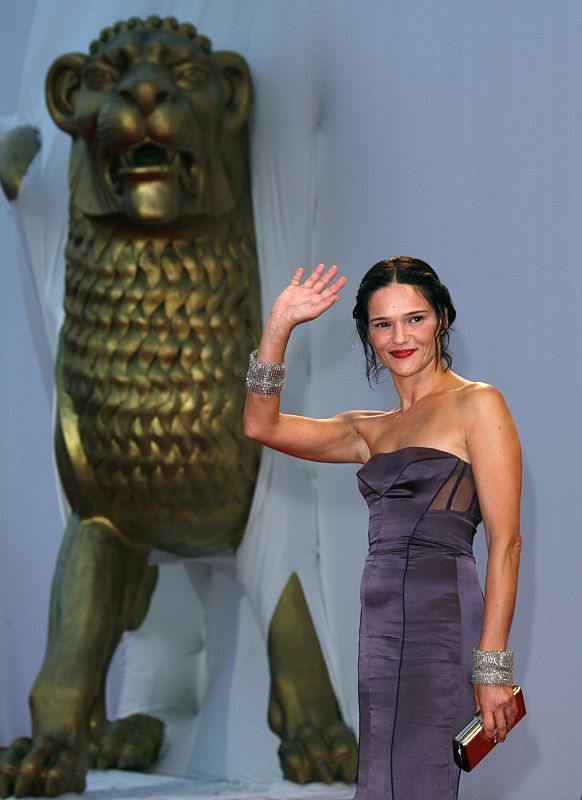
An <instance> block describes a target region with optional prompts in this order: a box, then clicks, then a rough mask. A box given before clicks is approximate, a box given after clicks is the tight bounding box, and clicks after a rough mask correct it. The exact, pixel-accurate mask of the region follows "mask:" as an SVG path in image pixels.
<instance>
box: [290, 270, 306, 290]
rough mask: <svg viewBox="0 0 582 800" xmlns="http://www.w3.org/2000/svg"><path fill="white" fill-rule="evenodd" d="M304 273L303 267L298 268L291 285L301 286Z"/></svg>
mask: <svg viewBox="0 0 582 800" xmlns="http://www.w3.org/2000/svg"><path fill="white" fill-rule="evenodd" d="M304 272H305V270H304V269H303V267H297V269H296V270H295V273H294V275H293V277H292V278H291V283H292V284H293V285H294V286H299V284H300V283H301V278H302V277H303V273H304Z"/></svg>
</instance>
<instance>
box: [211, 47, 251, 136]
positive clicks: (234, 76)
mask: <svg viewBox="0 0 582 800" xmlns="http://www.w3.org/2000/svg"><path fill="white" fill-rule="evenodd" d="M214 57H215V59H216V63H217V65H218V69H219V71H220V77H221V78H222V80H223V81H224V84H225V87H226V116H225V123H224V124H225V127H226V130H228V131H231V132H235V131H237V130H239V128H241V127H242V126H243V125H244V123H245V122H246V121H247V117H248V115H249V112H250V110H251V105H252V102H253V85H252V82H251V75H250V72H249V68H248V66H247V62H246V61H245V60H244V58H243V57H242V56H239V55H238V53H227V52H223V53H215V56H214Z"/></svg>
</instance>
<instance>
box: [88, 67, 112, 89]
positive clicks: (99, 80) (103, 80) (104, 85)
mask: <svg viewBox="0 0 582 800" xmlns="http://www.w3.org/2000/svg"><path fill="white" fill-rule="evenodd" d="M85 83H86V84H87V86H88V87H89V89H93V91H95V92H103V91H105V90H107V89H111V88H112V87H113V86H115V84H116V83H117V75H115V74H114V73H113V72H112V71H111V70H108V69H103V67H91V69H88V70H87V72H86V73H85Z"/></svg>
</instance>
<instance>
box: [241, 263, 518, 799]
mask: <svg viewBox="0 0 582 800" xmlns="http://www.w3.org/2000/svg"><path fill="white" fill-rule="evenodd" d="M302 277H303V271H302V270H301V269H298V270H297V271H296V273H295V275H294V276H293V279H292V281H291V284H290V285H289V286H288V287H287V288H286V289H285V290H284V291H283V293H282V294H281V295H280V296H279V298H278V299H277V300H276V302H275V304H274V305H273V308H272V310H271V313H270V315H269V318H268V320H267V323H266V325H265V329H264V333H263V337H262V339H261V343H260V347H259V349H258V351H257V352H256V353H255V354H252V355H251V360H250V366H249V373H248V375H247V386H248V388H249V393H248V397H247V405H246V409H245V432H246V434H247V435H248V436H250V437H251V438H253V439H256V440H258V441H260V442H262V443H263V444H265V445H267V446H269V447H272V448H274V449H276V450H281V451H283V452H285V453H289V454H290V455H294V456H298V457H299V458H305V459H310V460H313V461H330V462H355V463H361V464H363V465H364V466H363V467H362V468H361V469H360V470H359V472H358V479H359V484H360V490H361V492H362V494H363V495H364V498H365V499H366V501H367V503H368V505H369V510H370V528H369V540H370V551H369V555H368V557H367V559H366V565H365V568H364V574H363V578H362V589H361V601H362V615H361V625H360V653H359V700H360V756H359V770H358V788H357V793H356V798H357V800H364V798H367V800H376V798H377V799H378V800H380V798H382V800H415V799H416V798H418V800H421V799H422V800H444V799H445V798H447V799H449V798H450V799H453V798H456V797H457V792H458V782H459V770H458V769H457V767H456V766H455V764H454V761H453V754H452V746H451V740H452V738H453V736H454V735H455V734H456V733H457V732H458V731H459V730H460V729H461V728H462V727H463V726H464V724H465V723H466V722H467V721H468V720H469V718H470V717H471V716H472V714H473V713H474V709H475V707H476V708H477V710H481V712H482V714H483V726H484V729H485V733H486V735H487V736H488V737H489V738H493V737H494V736H496V737H497V739H498V740H499V741H503V740H504V739H505V737H506V735H507V731H508V730H509V729H510V728H511V725H512V722H513V720H514V718H515V715H516V712H517V707H516V703H515V699H514V697H513V693H512V690H511V685H512V684H513V671H512V666H513V664H512V659H513V654H512V653H511V651H508V650H506V648H507V644H508V638H509V630H510V626H511V620H512V617H513V611H514V606H515V596H516V589H517V573H518V565H519V551H520V533H519V503H520V492H521V452H520V445H519V440H518V436H517V433H516V430H515V425H514V422H513V420H512V417H511V414H510V412H509V410H508V408H507V406H506V404H505V402H504V400H503V397H502V396H501V394H500V393H499V392H498V391H497V390H496V389H494V388H493V387H492V386H488V385H486V384H483V383H475V382H473V381H469V380H466V379H465V378H463V377H461V376H460V375H457V374H455V373H454V372H453V371H452V370H451V369H450V367H451V357H450V354H449V352H448V349H447V345H448V331H449V328H450V326H451V325H452V323H453V322H454V320H455V316H456V312H455V309H454V307H453V304H452V301H451V298H450V294H449V292H448V290H447V288H446V287H445V286H444V285H443V284H442V283H441V282H440V280H439V278H438V276H437V275H436V273H435V272H434V270H433V269H432V268H431V267H430V266H429V265H428V264H426V263H425V262H424V261H420V260H418V259H413V258H407V257H399V258H392V259H388V260H386V261H380V262H379V263H378V264H375V265H374V266H373V267H372V268H371V269H370V270H369V271H368V273H367V274H366V275H365V276H364V278H363V280H362V282H361V284H360V287H359V290H358V296H357V301H356V306H355V308H354V317H355V319H356V325H357V329H358V333H359V335H360V338H361V340H362V343H363V346H364V353H365V356H366V361H367V373H368V378H370V375H371V374H372V375H374V376H375V377H377V376H378V374H379V372H380V371H381V370H382V369H384V368H385V369H387V370H389V372H390V374H391V377H392V380H393V382H394V386H395V388H396V391H397V393H398V396H399V399H400V402H399V404H398V406H397V407H396V408H394V409H392V410H391V411H350V412H347V413H344V414H339V415H338V416H336V417H332V418H331V419H325V420H320V419H310V418H307V417H299V416H294V415H290V414H281V413H280V411H279V392H280V390H281V388H282V385H283V383H284V369H285V368H284V365H283V364H282V362H283V360H284V355H285V348H286V345H287V341H288V339H289V336H290V334H291V331H292V330H293V328H294V327H295V326H296V325H299V324H301V323H303V322H307V321H309V320H312V319H315V318H316V317H318V316H320V315H321V314H322V313H323V312H325V311H326V310H327V309H329V308H331V307H332V306H333V305H334V304H335V303H337V302H338V300H339V299H340V297H339V292H340V290H341V289H342V288H343V286H344V285H345V283H346V278H344V277H340V278H338V277H337V268H336V267H331V268H330V269H328V270H327V271H326V270H325V267H324V265H323V264H320V265H319V266H318V267H317V268H316V269H315V271H314V272H313V273H312V274H311V275H310V276H309V277H308V278H307V279H306V280H304V281H303V282H302ZM481 519H482V520H483V522H484V526H485V535H486V539H487V545H488V560H487V575H486V581H485V598H484V601H483V595H482V593H481V590H480V587H479V582H478V579H477V575H476V571H475V565H474V560H473V557H472V540H473V535H474V533H475V529H476V527H477V525H478V524H479V522H480V521H481Z"/></svg>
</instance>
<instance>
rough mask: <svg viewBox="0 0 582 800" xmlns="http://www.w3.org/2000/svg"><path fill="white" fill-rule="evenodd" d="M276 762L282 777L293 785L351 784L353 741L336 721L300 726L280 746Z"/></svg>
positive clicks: (354, 754)
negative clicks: (278, 761) (314, 783)
mask: <svg viewBox="0 0 582 800" xmlns="http://www.w3.org/2000/svg"><path fill="white" fill-rule="evenodd" d="M279 760H280V762H281V768H282V770H283V774H284V776H285V777H286V778H287V780H291V781H294V782H295V783H309V782H310V781H318V782H321V783H332V782H333V781H334V780H340V781H343V782H345V783H353V782H354V781H355V780H356V777H357V772H358V748H357V744H356V739H355V737H354V734H353V733H352V732H351V731H350V729H349V728H348V727H347V726H346V725H345V724H344V723H343V722H341V721H340V720H337V721H335V722H332V723H331V724H329V725H324V726H322V727H317V726H315V725H312V724H309V723H306V724H304V725H302V726H301V727H300V728H299V729H298V730H297V731H296V733H295V736H294V737H293V739H287V740H285V741H283V742H281V745H280V746H279Z"/></svg>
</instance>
